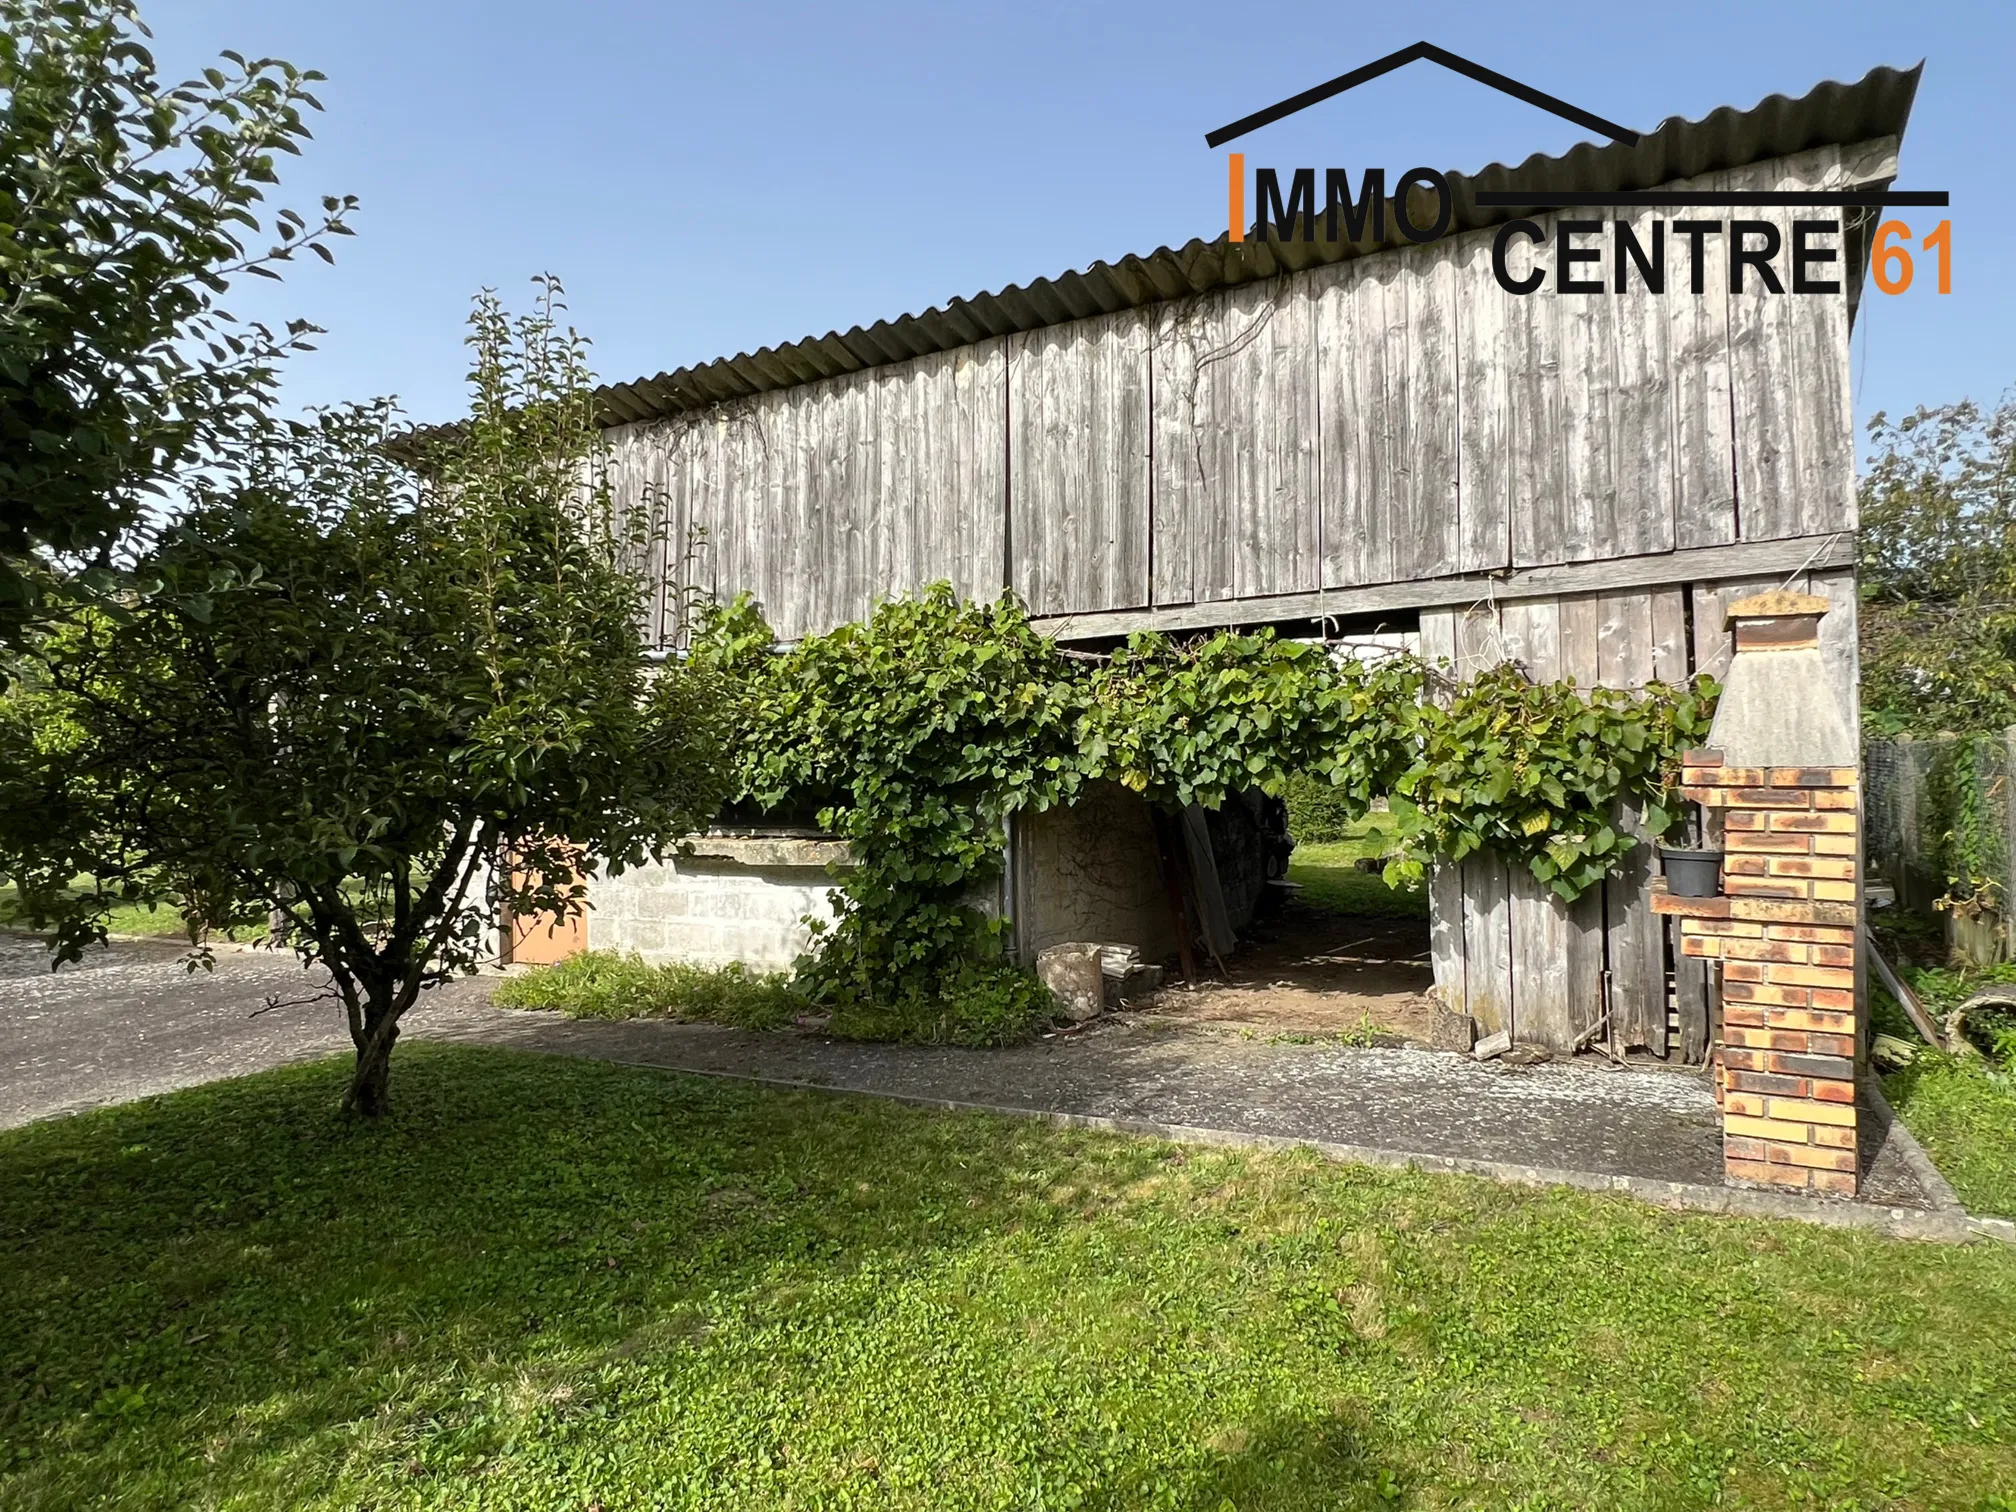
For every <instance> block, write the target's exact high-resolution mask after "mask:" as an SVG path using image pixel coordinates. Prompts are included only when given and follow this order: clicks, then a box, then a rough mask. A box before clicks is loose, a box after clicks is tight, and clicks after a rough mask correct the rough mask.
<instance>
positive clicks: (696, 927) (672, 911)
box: [588, 838, 846, 971]
mask: <svg viewBox="0 0 2016 1512" xmlns="http://www.w3.org/2000/svg"><path fill="white" fill-rule="evenodd" d="M694 846H695V849H696V850H697V851H698V852H699V854H696V855H693V856H682V857H678V858H676V859H674V860H670V861H666V862H664V863H662V864H657V865H648V866H642V867H637V868H634V869H633V870H630V871H626V872H625V873H623V875H621V876H620V877H604V878H600V879H598V880H597V881H596V882H595V884H594V887H593V889H592V891H591V894H590V896H591V899H592V901H593V904H594V907H593V909H592V910H591V912H590V913H589V915H588V947H589V948H590V949H591V950H614V951H620V952H629V951H635V952H636V953H637V954H638V955H641V956H642V957H643V958H644V959H645V960H647V961H692V962H695V963H696V964H699V965H706V966H725V965H727V964H728V963H730V962H731V961H740V962H741V963H742V964H743V965H745V966H747V967H749V968H750V969H751V970H752V971H787V970H789V969H790V967H791V963H792V962H793V961H795V960H796V959H797V958H798V957H799V956H800V955H801V954H803V953H804V951H805V950H806V948H807V947H808V946H809V944H810V943H811V939H812V932H811V930H810V929H809V928H808V927H807V926H806V923H805V920H806V918H807V917H808V916H810V917H814V918H820V919H830V918H832V917H833V903H832V889H833V876H832V873H831V872H830V871H829V869H828V868H829V867H830V866H831V865H832V864H834V863H835V862H837V861H841V860H842V859H843V858H844V856H845V854H846V847H845V846H844V845H842V844H840V843H838V842H834V841H818V840H745V839H725V838H724V839H713V838H710V839H704V840H699V841H696V842H694Z"/></svg>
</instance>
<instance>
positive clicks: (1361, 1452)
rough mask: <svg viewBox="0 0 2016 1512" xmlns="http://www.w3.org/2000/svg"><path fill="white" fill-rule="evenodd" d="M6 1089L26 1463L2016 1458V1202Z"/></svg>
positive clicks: (1228, 1477)
mask: <svg viewBox="0 0 2016 1512" xmlns="http://www.w3.org/2000/svg"><path fill="white" fill-rule="evenodd" d="M342 1081H343V1068H342V1067H341V1065H340V1063H336V1062H324V1063H320V1064H315V1065H310V1066H306V1067H299V1068H294V1069H290V1070H286V1071H280V1072H275V1073H271V1074H268V1075H264V1076H258V1077H253V1078H249V1079H246V1080H243V1081H238V1082H230V1083H223V1084H220V1085H217V1086H214V1087H209V1088H204V1089H201V1090H198V1091H193V1092H185V1093H179V1094H176V1095H173V1096H170V1097H166V1098H161V1099H157V1100H154V1101H150V1102H147V1103H142V1104H137V1105H134V1106H130V1107H124V1108H118V1109H112V1110H107V1111H102V1112H97V1113H92V1114H88V1115H84V1116H81V1117H78V1118H74V1119H68V1120H61V1121H55V1122H50V1123H45V1124H41V1125H37V1126H34V1127H31V1128H28V1129H25V1130H17V1131H14V1132H12V1133H7V1134H0V1276H4V1277H5V1293H4V1296H5V1305H4V1307H0V1506H5V1507H7V1508H22V1509H50V1512H56V1509H61V1512H71V1509H79V1508H93V1507H114V1506H116V1507H119V1508H122V1509H127V1508H176V1509H182V1508H213V1509H214V1508H243V1509H248V1512H249V1509H258V1512H268V1509H272V1508H279V1507H287V1508H328V1509H334V1508H346V1509H349V1508H364V1507H369V1508H376V1509H392V1508H410V1509H419V1508H443V1509H446V1508H455V1509H463V1508H498V1509H503V1508H511V1509H520V1508H523V1509H553V1512H560V1509H567V1512H584V1509H588V1508H595V1507H599V1508H601V1509H603V1512H624V1509H633V1508H636V1509H641V1508H646V1507H651V1508H659V1507H695V1508H700V1507H705V1508H735V1509H741V1508H765V1507H778V1508H783V1507H790V1508H836V1509H837V1508H850V1509H862V1508H883V1507H891V1508H917V1509H937V1508H990V1509H991V1508H1031V1509H1034V1508H1066V1507H1082V1508H1108V1509H1119V1508H1177V1509H1185V1512H1224V1509H1227V1508H1231V1509H1236V1512H1268V1509H1273V1512H1305V1509H1306V1512H1314V1509H1323V1508H1337V1507H1356V1508H1363V1507H1459V1506H1460V1507H1526V1508H1539V1507H1558V1508H1599V1507H1600V1508H1605V1509H1615V1508H1683V1507H1709V1506H1745V1507H1791V1506H1799V1507H1819V1506H1827V1507H1860V1508H1865V1509H1867V1508H1876V1507H1885V1508H1891V1507H1898V1508H1904V1507H1912V1508H1932V1507H1971V1508H1999V1509H2008V1508H2010V1507H2011V1506H2012V1505H2016V1503H2012V1502H2011V1501H2010V1500H2009V1499H2008V1490H2009V1488H2011V1487H2016V1349H2012V1348H2011V1344H2010V1338H2011V1334H2010V1328H2009V1320H2010V1318H2011V1317H2012V1315H2016V1251H2012V1250H2010V1249H2007V1248H2003V1247H2000V1246H1993V1245H1976V1246H1971V1247H1966V1248H1942V1247H1935V1246H1928V1245H1911V1244H1903V1243H1897V1242H1893V1241H1887V1240H1882V1239H1879V1238H1876V1237H1873V1236H1870V1235H1864V1234H1852V1233H1841V1232H1835V1231H1830V1230H1824V1229H1817V1228H1809V1227H1806V1226H1803V1225H1798V1224H1767V1223H1763V1222H1755V1221H1739V1220H1730V1219H1714V1218H1707V1217H1701V1216H1687V1215H1678V1214H1672V1213H1666V1212H1663V1211H1659V1210H1655V1209H1652V1208H1649V1207H1644V1206H1640V1205H1637V1204H1634V1203H1631V1202H1629V1201H1626V1200H1624V1199H1621V1198H1601V1197H1595V1196H1591V1195H1587V1194H1580V1193H1570V1192H1565V1191H1564V1192H1554V1191H1550V1192H1534V1191H1527V1190H1522V1189H1517V1188H1508V1187H1499V1186H1495V1185H1491V1184H1489V1183H1486V1182H1482V1181H1478V1180H1471V1179H1467V1178H1449V1177H1429V1176H1421V1175H1411V1174H1400V1173H1391V1172H1378V1171H1371V1170H1366V1169H1359V1168H1351V1167H1340V1166H1330V1165H1325V1164H1323V1163H1322V1162H1320V1161H1318V1160H1316V1159H1314V1158H1313V1157H1307V1156H1297V1155H1288V1154H1256V1153H1240V1152H1235V1151H1229V1150H1214V1149H1204V1148H1193V1149H1187V1150H1186V1149H1181V1148H1178V1147H1175V1146H1172V1145H1168V1144H1163V1143H1158V1142H1154V1141H1148V1140H1134V1139H1127V1138H1123V1137H1119V1136H1113V1135H1100V1134H1092V1133H1088V1132H1080V1131H1065V1130H1058V1129H1054V1128H1051V1127H1049V1126H1047V1125H1044V1124H1041V1123H1037V1122H1033V1121H1016V1120H1006V1119H997V1118H990V1117H985V1116H978V1115H963V1114H962V1115H954V1114H944V1113H933V1112H925V1111H920V1110H916V1109H909V1108H903V1107H899V1106H896V1105H893V1104H887V1103H878V1102H873V1101H868V1100H865V1099H851V1098H844V1097H838V1096H826V1095H820V1094H813V1093H795V1092H780V1091H776V1090H768V1089H763V1088H759V1087H753V1086H748V1085H742V1084H736V1083H729V1082H720V1081H712V1080H707V1079H704V1078H697V1077H682V1076H676V1075H670V1074H662V1073H655V1072H649V1071H642V1070H633V1069H626V1068H622V1067H616V1066H606V1065H596V1064H591V1063H586V1062H573V1061H566V1060H558V1059H540V1058H535V1057H530V1056H520V1055H513V1054H510V1053H507V1052H503V1051H493V1050H473V1049H450V1048H446V1047H435V1046H427V1045H414V1046H408V1047H406V1048H403V1049H402V1050H401V1051H400V1054H399V1064H398V1065H397V1067H396V1068H395V1072H394V1096H395V1098H396V1099H397V1106H398V1111H397V1112H396V1113H395V1115H394V1116H393V1117H392V1118H391V1119H390V1120H389V1121H388V1122H387V1123H385V1124H384V1125H382V1126H377V1127H367V1126H358V1125H350V1124H345V1123H343V1122H341V1121H340V1120H339V1119H338V1118H337V1117H336V1115H335V1114H334V1112H333V1109H334V1107H335V1105H336V1101H337V1098H338V1095H339V1093H340V1090H341V1086H342Z"/></svg>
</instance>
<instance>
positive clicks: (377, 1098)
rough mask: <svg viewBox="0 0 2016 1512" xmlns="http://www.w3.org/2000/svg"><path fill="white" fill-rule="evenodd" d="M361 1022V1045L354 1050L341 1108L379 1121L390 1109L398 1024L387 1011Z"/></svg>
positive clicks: (369, 1016) (376, 1013)
mask: <svg viewBox="0 0 2016 1512" xmlns="http://www.w3.org/2000/svg"><path fill="white" fill-rule="evenodd" d="M365 1022H366V1025H367V1027H366V1029H365V1031H364V1043H363V1044H361V1045H359V1046H358V1047H357V1069H356V1072H355V1073H354V1074H353V1075H352V1076H351V1078H350V1090H349V1091H348V1092H346V1093H344V1094H343V1107H344V1109H345V1111H347V1112H351V1113H355V1114H358V1115H359V1116H360V1117H363V1118H381V1117H383V1116H384V1114H385V1112H386V1110H387V1109H388V1108H390V1106H391V1102H390V1099H389V1097H388V1095H387V1094H388V1088H389V1084H390V1081H391V1076H392V1045H393V1042H394V1041H395V1040H397V1039H398V1038H399V1024H398V1021H397V1019H395V1018H394V1017H393V1016H392V1014H391V1010H390V1009H389V1008H386V1009H382V1010H379V1011H377V1012H374V1013H370V1014H368V1015H367V1016H366V1020H365Z"/></svg>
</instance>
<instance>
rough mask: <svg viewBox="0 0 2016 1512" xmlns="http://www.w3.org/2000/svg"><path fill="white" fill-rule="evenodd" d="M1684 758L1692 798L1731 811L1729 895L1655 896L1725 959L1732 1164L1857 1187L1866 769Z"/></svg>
mask: <svg viewBox="0 0 2016 1512" xmlns="http://www.w3.org/2000/svg"><path fill="white" fill-rule="evenodd" d="M1683 760H1684V770H1683V772H1682V776H1681V781H1682V785H1683V789H1684V791H1685V792H1686V794H1687V796H1688V797H1690V798H1692V799H1694V800H1695V801H1696V802H1697V803H1699V804H1701V805H1702V806H1703V807H1704V808H1706V809H1708V810H1710V811H1711V812H1712V813H1714V814H1716V815H1718V816H1719V817H1720V819H1721V831H1722V845H1723V850H1724V858H1723V866H1722V887H1723V896H1721V897H1719V898H1672V897H1661V898H1660V899H1659V900H1658V902H1657V903H1656V904H1655V907H1657V908H1658V909H1659V911H1660V912H1663V913H1677V914H1680V915H1681V926H1680V930H1681V948H1682V949H1683V950H1684V951H1685V952H1686V953H1687V954H1688V955H1692V956H1700V957H1704V958H1706V959H1708V960H1711V961H1714V962H1717V963H1719V964H1720V967H1721V982H1722V992H1721V1001H1722V1013H1721V1033H1720V1035H1719V1037H1718V1039H1719V1043H1718V1047H1717V1054H1716V1082H1717V1093H1718V1096H1719V1099H1720V1101H1721V1104H1722V1115H1723V1161H1724V1166H1725V1169H1726V1171H1727V1174H1728V1176H1729V1177H1730V1178H1731V1179H1732V1180H1735V1181H1740V1182H1746V1183H1754V1184H1757V1185H1762V1186H1773V1187H1793V1188H1800V1189H1805V1190H1810V1191H1815V1192H1829V1193H1835V1194H1839V1195H1842V1196H1852V1195H1854V1192H1855V1189H1856V1175H1855V1173H1856V1132H1857V1131H1856V1115H1855V938H1856V934H1855V931H1856V880H1857V879H1856V866H1857V852H1858V845H1859V836H1858V834H1857V817H1856V801H1857V784H1858V774H1857V772H1856V770H1855V768H1853V767H1737V766H1728V765H1725V764H1724V762H1723V760H1722V756H1721V754H1720V753H1719V752H1715V751H1690V752H1688V753H1687V755H1686V756H1685V757H1684V758H1683Z"/></svg>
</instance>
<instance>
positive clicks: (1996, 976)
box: [1870, 962, 2016, 1217]
mask: <svg viewBox="0 0 2016 1512" xmlns="http://www.w3.org/2000/svg"><path fill="white" fill-rule="evenodd" d="M1900 969H1901V971H1902V973H1903V976H1904V979H1905V980H1906V981H1907V982H1908V983H1909V984H1910V986H1911V990H1912V991H1913V992H1915V993H1917V994H1918V997H1919V999H1920V1001H1922V1002H1923V1003H1924V1005H1925V1008H1926V1010H1927V1011H1928V1012H1929V1013H1931V1015H1932V1016H1933V1017H1934V1018H1935V1019H1939V1020H1942V1021H1943V1020H1944V1019H1945V1017H1946V1015H1947V1014H1948V1013H1949V1012H1951V1011H1952V1009H1953V1008H1955V1007H1956V1006H1958V1005H1959V1004H1960V1003H1962V1002H1964V1001H1965V1000H1966V999H1967V998H1968V997H1969V996H1971V995H1972V994H1973V993H1974V992H1975V991H1976V990H1978V989H1979V988H1981V987H1983V986H1985V985H1987V984H1989V983H2016V964H2010V963H2007V962H2005V963H2003V964H2001V965H1998V966H1991V967H1988V968H1987V969H1986V970H1980V969H1973V968H1964V967H1962V968H1954V967H1943V966H1942V967H1913V966H1904V967H1902V968H1900ZM1870 997H1871V1010H1872V1011H1871V1017H1872V1019H1873V1021H1874V1025H1875V1027H1876V1028H1877V1029H1878V1030H1880V1031H1881V1032H1883V1033H1885V1034H1892V1035H1895V1036H1896V1037H1897V1038H1899V1039H1903V1040H1906V1041H1908V1042H1910V1043H1912V1044H1915V1045H1918V1051H1917V1054H1916V1055H1915V1056H1914V1057H1913V1059H1912V1060H1911V1062H1910V1064H1909V1065H1906V1066H1903V1067H1901V1068H1899V1069H1898V1070H1895V1071H1892V1072H1890V1073H1889V1074H1888V1075H1886V1076H1885V1077H1884V1078H1883V1092H1884V1095H1885V1096H1886V1097H1888V1098H1889V1100H1890V1102H1891V1104H1892V1105H1893V1106H1894V1107H1895V1108H1896V1110H1897V1113H1898V1115H1899V1116H1900V1117H1901V1118H1903V1120H1904V1121H1905V1123H1907V1124H1908V1125H1910V1128H1911V1132H1912V1133H1913V1134H1914V1135H1916V1136H1917V1138H1918V1140H1919V1142H1920V1143H1922V1144H1923V1145H1924V1146H1925V1149H1926V1152H1927V1153H1928V1154H1929V1155H1931V1157H1932V1159H1933V1162H1934V1163H1935V1164H1936V1165H1937V1166H1938V1167H1939V1169H1940V1171H1941V1172H1942V1173H1943V1174H1944V1175H1945V1177H1946V1179H1947V1180H1948V1181H1950V1182H1951V1183H1952V1184H1953V1190H1954V1191H1955V1193H1957V1194H1958V1196H1959V1198H1960V1200H1961V1201H1962V1202H1963V1203H1965V1204H1966V1205H1967V1207H1968V1208H1969V1209H1970V1210H1971V1211H1974V1212H1976V1213H1987V1214H1993V1215H1996V1216H2000V1217H2016V1019H2012V1018H2011V1017H2010V1015H2008V1014H2006V1013H2003V1012H1999V1011H1995V1010H1987V1011H1982V1010H1975V1011H1973V1012H1970V1013H1969V1014H1968V1016H1967V1026H1966V1028H1967V1036H1968V1040H1969V1042H1970V1044H1971V1045H1972V1046H1973V1049H1974V1051H1975V1052H1977V1053H1971V1054H1970V1053H1964V1052H1963V1053H1961V1054H1957V1055H1950V1054H1944V1053H1941V1052H1940V1051H1937V1050H1933V1049H1930V1048H1928V1047H1926V1046H1923V1045H1922V1044H1919V1042H1918V1036H1917V1033H1916V1031H1915V1030H1913V1029H1912V1027H1911V1024H1910V1021H1909V1020H1908V1019H1907V1018H1905V1016H1904V1011H1903V1009H1901V1008H1900V1007H1898V1005H1897V1003H1896V1001H1895V1000H1894V999H1892V998H1891V996H1890V995H1889V994H1888V993H1887V992H1884V991H1883V990H1881V988H1872V990H1871V993H1870Z"/></svg>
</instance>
